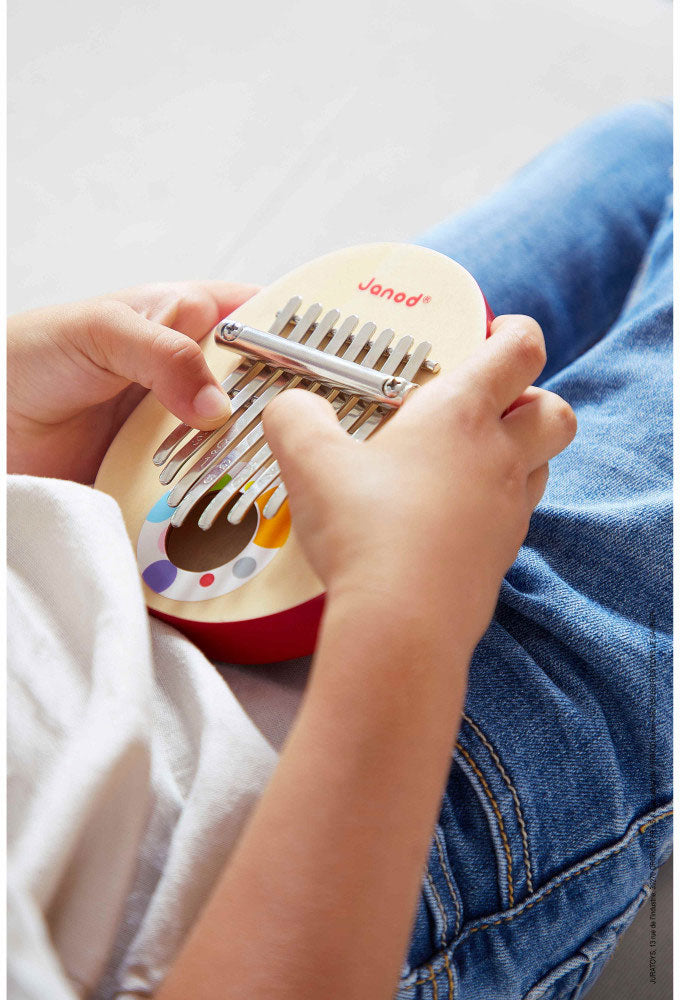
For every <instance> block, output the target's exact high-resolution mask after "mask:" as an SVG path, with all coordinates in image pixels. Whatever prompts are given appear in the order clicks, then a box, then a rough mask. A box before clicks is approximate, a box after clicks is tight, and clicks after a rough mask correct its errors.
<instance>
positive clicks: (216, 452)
mask: <svg viewBox="0 0 680 1000" xmlns="http://www.w3.org/2000/svg"><path fill="white" fill-rule="evenodd" d="M320 312H321V306H320V305H319V303H318V302H317V303H315V304H314V305H313V306H310V307H309V309H308V310H307V312H306V313H305V314H304V316H303V317H302V319H301V320H298V322H297V324H296V325H295V327H294V329H293V330H292V331H291V333H290V336H289V337H288V339H289V340H293V339H294V340H297V341H300V340H302V338H303V337H304V335H305V333H307V331H308V330H309V328H310V327H311V325H312V324H313V323H314V320H315V319H316V317H317V316H318V315H319V313H320ZM276 382H280V383H281V386H282V387H283V385H284V384H285V382H286V376H284V373H283V370H282V369H280V368H277V369H276V370H275V371H273V372H272V371H269V372H267V371H266V370H265V372H264V373H263V374H262V375H256V376H255V377H254V378H251V379H250V381H248V382H247V383H246V384H245V385H244V386H243V388H242V389H240V390H239V391H238V392H237V393H236V395H235V396H234V398H233V400H232V408H233V413H232V415H231V417H230V418H229V420H228V421H227V423H226V424H225V425H224V427H223V428H221V430H222V436H221V437H220V438H219V440H218V441H217V442H216V443H215V444H214V445H213V447H212V448H211V449H210V450H209V451H207V452H206V453H205V454H204V455H203V456H202V457H201V458H200V459H199V460H198V461H197V462H195V463H194V465H192V466H191V468H190V469H189V471H188V472H187V473H185V474H184V476H182V478H181V479H180V481H179V482H178V483H177V485H176V486H175V488H174V489H173V491H172V493H171V494H170V496H169V497H168V504H169V505H170V506H171V507H176V506H177V505H178V504H179V503H180V501H181V500H182V498H183V497H184V495H185V494H186V493H187V492H188V490H189V489H191V487H192V486H193V485H194V483H196V482H197V481H198V480H199V479H200V478H201V476H202V475H203V474H204V473H205V472H207V470H208V469H209V468H211V467H212V466H213V465H214V464H215V462H217V460H218V459H219V458H221V457H222V455H223V454H224V453H225V451H226V450H227V449H228V448H229V446H230V445H231V443H232V442H233V441H235V440H236V438H237V437H238V435H239V434H240V433H241V432H242V431H243V430H245V428H246V427H247V426H248V424H250V423H252V421H253V420H254V419H255V417H256V416H257V414H258V413H259V412H260V410H261V409H262V407H263V406H264V403H260V400H261V398H262V397H261V396H259V397H258V398H257V399H256V400H254V401H253V403H252V405H251V406H250V407H248V409H247V410H246V411H245V412H244V413H242V414H239V410H240V409H241V407H242V406H244V404H245V403H247V402H249V401H250V400H251V399H252V397H253V396H254V395H255V393H256V392H257V391H258V390H259V389H262V388H263V387H264V388H265V389H267V388H268V387H270V386H271V385H272V383H276ZM258 407H259V409H258ZM194 454H195V449H193V448H192V447H191V442H189V444H188V445H186V446H185V447H184V448H182V449H181V450H180V451H179V452H178V453H177V455H175V457H174V458H173V459H171V461H170V462H168V464H167V465H166V467H165V469H164V470H163V472H162V473H161V476H160V480H161V482H162V483H169V482H170V481H171V480H172V479H173V478H174V477H175V475H176V474H177V472H178V471H179V469H180V468H181V467H182V466H183V465H184V464H185V463H186V462H187V461H188V460H189V459H190V458H193V457H194ZM218 478H219V477H218Z"/></svg>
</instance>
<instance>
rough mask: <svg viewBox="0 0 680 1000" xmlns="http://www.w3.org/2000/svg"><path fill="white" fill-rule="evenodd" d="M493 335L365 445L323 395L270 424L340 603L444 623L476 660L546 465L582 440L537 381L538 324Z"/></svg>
mask: <svg viewBox="0 0 680 1000" xmlns="http://www.w3.org/2000/svg"><path fill="white" fill-rule="evenodd" d="M492 334H493V335H492V336H491V337H490V338H489V339H488V340H487V341H486V342H485V344H484V345H483V346H482V347H481V348H480V349H479V351H477V352H476V354H475V355H474V356H473V357H471V358H470V359H469V360H468V361H467V362H466V363H465V364H464V365H463V366H461V367H460V368H459V369H457V370H456V371H455V372H452V373H451V374H448V375H442V376H439V377H438V378H435V379H433V380H432V381H431V383H430V384H429V385H428V386H426V387H424V388H422V389H419V390H418V391H417V392H415V393H414V394H413V395H412V396H411V397H410V398H409V399H408V400H407V401H406V403H405V404H404V406H403V407H402V408H401V409H400V410H399V412H398V413H397V414H396V415H395V416H394V417H393V418H392V419H391V420H390V421H389V423H388V424H387V425H386V426H385V427H384V428H383V429H381V430H380V431H379V433H377V434H376V435H374V437H372V438H370V439H369V440H368V441H366V442H363V443H357V442H356V441H354V440H353V439H352V438H351V437H350V436H349V435H348V434H347V433H346V432H345V431H344V430H342V428H341V427H340V426H339V424H338V421H337V418H336V415H335V413H334V411H333V409H332V407H331V406H330V404H329V403H328V402H326V401H325V400H323V399H322V398H321V397H319V396H317V395H314V394H312V393H308V392H304V391H296V390H293V391H290V392H285V393H281V394H280V395H279V396H278V397H276V398H275V399H274V400H273V401H272V403H270V404H269V406H268V407H267V409H266V411H265V416H264V420H265V430H266V434H267V437H268V439H269V441H270V444H271V446H272V449H273V451H274V453H275V455H276V457H277V459H278V461H279V463H280V466H281V471H282V475H283V478H284V480H285V482H286V486H287V488H288V492H289V496H290V504H291V511H292V516H293V523H294V525H295V530H296V532H297V535H298V537H299V539H300V541H301V543H302V546H303V548H304V550H305V553H306V555H307V557H308V559H309V561H310V563H311V565H312V566H313V568H314V570H315V571H316V573H317V574H318V575H319V577H320V578H321V580H322V581H323V583H324V584H325V586H326V588H327V590H328V591H329V595H330V596H331V597H333V595H338V594H341V593H345V594H347V593H351V594H352V595H355V596H356V595H358V594H361V593H364V594H365V595H366V597H367V599H369V600H374V599H375V597H376V596H378V597H379V598H382V599H383V600H384V601H385V602H393V603H394V612H395V615H399V616H400V617H401V618H402V619H403V617H404V616H407V617H408V618H409V619H411V621H413V622H415V621H421V622H428V621H435V620H436V621H442V622H446V623H447V625H450V626H451V627H452V628H453V629H455V634H456V638H457V642H458V644H459V646H460V643H461V642H462V643H463V646H464V648H465V647H469V651H470V653H471V652H472V649H473V648H474V646H475V645H476V643H477V642H478V641H479V639H480V637H481V635H482V634H483V632H484V631H485V629H486V627H487V625H488V623H489V621H490V618H491V615H492V614H493V610H494V606H495V603H496V600H497V597H498V590H499V588H500V584H501V580H502V578H503V575H504V574H505V572H506V571H507V569H508V568H509V567H510V565H511V564H512V563H513V561H514V559H515V557H516V555H517V552H518V550H519V547H520V545H521V544H522V542H523V541H524V538H525V536H526V533H527V530H528V526H529V518H530V516H531V513H532V511H533V509H534V507H535V506H536V504H537V503H538V502H539V500H540V499H541V497H542V495H543V492H544V490H545V486H546V483H547V478H548V464H547V463H548V460H549V459H550V458H553V457H554V456H555V455H557V454H558V452H560V451H562V450H563V449H564V448H566V446H567V445H568V444H569V443H570V441H571V440H572V439H573V437H574V434H575V433H576V417H575V416H574V412H573V410H572V409H571V407H570V406H569V405H568V403H566V402H565V401H564V400H563V399H561V398H560V397H559V396H556V395H555V394H554V393H552V392H548V391H546V390H544V389H539V388H535V387H532V386H531V383H532V382H533V381H534V380H535V379H536V378H537V376H538V375H539V373H540V372H541V370H542V368H543V366H544V364H545V346H544V342H543V335H542V332H541V329H540V327H539V326H538V324H537V323H536V322H535V321H534V320H532V319H530V318H529V317H526V316H501V317H498V318H497V319H496V320H495V322H494V323H493V326H492ZM509 408H510V409H509Z"/></svg>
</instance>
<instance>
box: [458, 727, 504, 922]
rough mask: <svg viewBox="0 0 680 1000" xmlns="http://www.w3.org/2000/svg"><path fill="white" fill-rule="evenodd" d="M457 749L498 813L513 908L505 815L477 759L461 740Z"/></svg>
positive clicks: (497, 817)
mask: <svg viewBox="0 0 680 1000" xmlns="http://www.w3.org/2000/svg"><path fill="white" fill-rule="evenodd" d="M456 749H457V750H460V752H461V753H462V754H463V756H464V757H465V759H466V761H467V762H468V764H469V765H470V767H471V768H472V770H473V771H474V772H475V774H476V775H477V777H478V778H479V780H480V781H481V783H482V788H483V789H484V791H485V793H486V795H487V797H488V799H489V801H490V802H491V807H492V809H493V811H494V813H495V814H496V819H497V820H498V830H499V833H500V835H501V840H502V841H503V850H504V852H505V857H506V859H507V862H508V901H509V904H510V907H511V908H512V907H513V906H514V905H515V894H514V890H513V884H512V854H511V852H510V844H509V843H508V838H507V835H506V833H505V827H504V825H503V816H502V814H501V811H500V809H499V807H498V803H497V802H496V799H495V798H494V795H493V792H492V791H491V789H490V788H489V785H488V782H487V780H486V778H485V777H484V775H483V774H482V772H481V771H480V769H479V767H478V766H477V764H476V763H475V761H474V760H473V759H472V757H471V756H470V754H469V752H468V751H467V750H466V749H465V747H463V746H461V744H460V743H459V742H456Z"/></svg>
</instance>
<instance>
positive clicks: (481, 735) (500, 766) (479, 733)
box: [463, 712, 534, 895]
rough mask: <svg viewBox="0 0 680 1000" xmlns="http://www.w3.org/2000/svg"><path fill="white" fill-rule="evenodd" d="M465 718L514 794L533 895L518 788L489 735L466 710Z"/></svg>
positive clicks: (529, 885) (531, 889)
mask: <svg viewBox="0 0 680 1000" xmlns="http://www.w3.org/2000/svg"><path fill="white" fill-rule="evenodd" d="M463 718H464V719H465V721H466V722H467V724H468V725H469V726H470V728H471V729H472V730H474V732H475V733H476V734H477V736H478V737H479V738H480V740H481V741H482V743H483V744H484V746H485V747H486V748H487V750H488V751H489V753H490V755H491V758H492V760H493V762H494V763H495V765H496V767H497V768H498V771H499V774H500V775H501V777H502V778H503V781H504V782H505V784H506V785H507V786H508V789H509V791H510V794H511V795H512V799H513V802H514V803H515V812H516V814H517V822H518V823H519V830H520V834H521V837H522V854H523V855H524V869H525V871H526V877H527V889H528V890H529V895H531V894H532V893H533V891H534V885H533V881H532V878H531V858H530V855H529V838H528V836H527V830H526V826H525V824H524V815H523V813H522V807H521V805H520V801H519V795H518V793H517V789H516V788H515V786H514V785H513V783H512V781H511V780H510V778H509V776H508V773H507V771H506V770H505V768H504V767H503V764H502V763H501V760H500V758H499V756H498V753H497V752H496V750H495V748H494V747H493V745H492V743H491V741H490V740H489V739H488V737H487V736H485V734H484V733H483V732H482V730H481V729H480V727H479V726H478V725H477V723H476V722H474V721H473V719H471V718H470V716H469V715H467V714H466V713H465V712H463Z"/></svg>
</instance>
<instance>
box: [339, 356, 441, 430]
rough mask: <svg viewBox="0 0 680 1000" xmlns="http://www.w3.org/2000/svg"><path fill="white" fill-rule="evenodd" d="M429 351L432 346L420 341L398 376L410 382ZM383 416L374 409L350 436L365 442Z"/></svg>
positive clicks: (381, 412) (378, 410) (382, 413)
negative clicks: (405, 373)
mask: <svg viewBox="0 0 680 1000" xmlns="http://www.w3.org/2000/svg"><path fill="white" fill-rule="evenodd" d="M431 350H432V344H430V343H429V341H427V340H424V341H422V343H420V344H418V346H417V348H416V349H415V351H414V352H413V354H412V356H411V357H410V358H409V360H408V361H407V363H406V364H405V365H404V368H403V371H402V372H401V373H400V374H401V375H402V376H403V377H405V378H408V379H409V380H410V379H411V378H412V377H413V376H414V375H415V374H416V372H417V371H418V369H419V368H420V367H421V365H422V364H423V362H424V361H425V359H426V358H427V355H428V354H429V353H430V351H431ZM407 369H408V373H407V375H406V376H404V374H403V373H404V372H405V371H407ZM385 416H386V414H385V412H384V411H383V410H382V409H381V408H380V407H377V408H375V409H374V411H373V412H372V413H370V414H369V415H368V418H367V419H366V420H364V421H362V423H360V424H359V426H358V427H356V428H355V429H354V430H351V431H350V434H351V435H352V437H353V438H355V439H356V440H357V441H365V440H366V438H367V437H368V436H369V435H370V434H372V433H373V431H374V430H377V428H378V427H379V426H380V424H381V423H382V421H383V420H384V418H385Z"/></svg>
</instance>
